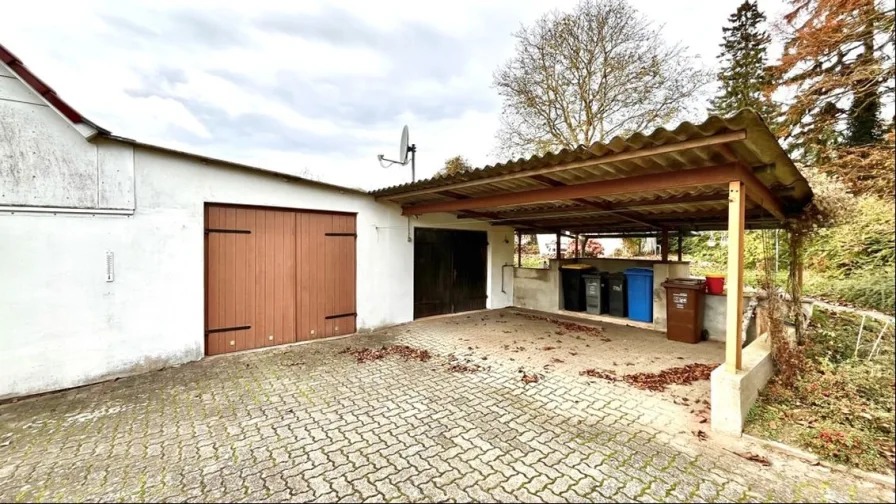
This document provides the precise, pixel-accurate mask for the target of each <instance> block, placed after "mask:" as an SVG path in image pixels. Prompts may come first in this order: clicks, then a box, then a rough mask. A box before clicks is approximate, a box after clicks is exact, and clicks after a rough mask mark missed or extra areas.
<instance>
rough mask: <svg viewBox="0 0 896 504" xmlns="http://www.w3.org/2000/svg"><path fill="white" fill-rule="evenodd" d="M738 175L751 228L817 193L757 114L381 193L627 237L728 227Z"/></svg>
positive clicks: (524, 223) (409, 211)
mask: <svg viewBox="0 0 896 504" xmlns="http://www.w3.org/2000/svg"><path fill="white" fill-rule="evenodd" d="M732 180H742V181H743V182H744V184H745V188H746V190H747V194H748V198H749V199H748V201H747V226H748V227H752V228H757V227H775V226H777V225H778V223H779V222H780V220H781V219H782V218H784V217H789V216H794V215H797V214H799V213H800V212H801V211H802V210H803V209H804V208H805V206H806V205H807V204H808V203H809V202H810V201H811V199H812V190H811V189H810V187H809V184H808V183H807V182H806V179H805V178H804V177H803V176H802V175H801V174H800V173H799V171H798V170H797V169H796V167H795V166H794V164H793V162H792V161H791V160H790V158H789V157H788V156H787V153H786V152H785V151H784V149H782V148H781V146H780V144H779V143H778V141H777V140H776V139H775V137H774V135H773V134H772V133H771V132H770V131H769V129H768V127H767V126H766V125H765V123H764V122H763V121H762V118H761V117H760V116H759V115H758V114H756V113H755V112H753V111H751V110H742V111H740V112H738V113H737V114H735V115H733V116H731V117H727V118H723V117H718V116H712V117H710V118H708V119H707V120H706V121H704V122H703V123H700V124H692V123H688V122H685V123H682V124H680V125H679V126H677V127H676V128H674V129H672V130H667V129H664V128H660V129H657V130H656V131H654V132H653V133H651V134H650V135H643V134H640V133H637V134H634V135H632V136H630V137H628V138H621V137H616V138H614V139H613V140H611V141H610V142H609V143H606V144H603V143H594V144H592V145H591V146H590V147H584V146H580V147H578V148H577V149H573V150H569V149H564V150H562V151H560V152H557V153H549V154H545V155H543V156H533V157H531V158H529V159H518V160H516V161H510V162H507V163H501V164H497V165H494V166H487V167H485V168H481V169H477V170H471V171H469V172H465V173H459V174H456V175H453V176H436V177H432V178H429V179H426V180H421V181H419V182H415V183H411V184H403V185H398V186H393V187H388V188H385V189H380V190H376V191H373V192H372V194H373V195H374V196H376V198H377V199H379V200H389V201H394V202H396V203H399V204H400V205H401V206H402V207H403V213H405V214H406V215H420V214H424V213H433V212H452V213H455V214H457V215H458V217H460V218H473V219H479V220H486V221H490V222H492V223H495V224H504V225H510V226H513V227H516V228H518V229H521V230H524V231H541V232H547V231H559V230H564V231H571V232H579V233H603V232H607V233H617V234H618V233H630V232H644V231H656V230H660V229H667V230H673V229H677V230H708V229H726V228H727V208H728V202H727V199H728V189H727V186H728V183H729V182H730V181H732Z"/></svg>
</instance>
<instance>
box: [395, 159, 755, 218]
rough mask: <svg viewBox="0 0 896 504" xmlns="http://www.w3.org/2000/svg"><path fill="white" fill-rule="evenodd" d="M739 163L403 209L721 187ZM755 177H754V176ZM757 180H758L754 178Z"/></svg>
mask: <svg viewBox="0 0 896 504" xmlns="http://www.w3.org/2000/svg"><path fill="white" fill-rule="evenodd" d="M738 166H739V164H738V163H725V164H722V165H718V166H708V167H705V168H694V169H690V170H680V171H670V172H663V173H652V174H648V175H637V176H634V177H624V178H618V179H612V180H601V181H598V182H587V183H584V184H576V185H568V186H562V187H548V188H544V189H534V190H529V191H520V192H511V193H503V194H494V195H491V196H479V197H474V198H468V199H464V200H454V201H436V202H430V203H420V204H416V205H410V206H407V207H404V208H403V209H402V213H403V214H404V215H422V214H427V213H436V212H456V211H459V210H475V209H480V208H495V207H501V206H508V205H522V204H531V203H541V202H545V201H558V200H568V199H573V198H588V197H599V196H610V195H616V194H638V193H642V192H650V191H661V190H667V189H679V188H685V187H700V186H718V185H723V184H727V183H728V182H730V181H732V180H737V177H738V176H739V175H740V170H738ZM750 175H752V174H750ZM754 178H755V177H754Z"/></svg>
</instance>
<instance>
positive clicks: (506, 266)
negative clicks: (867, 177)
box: [501, 264, 513, 294]
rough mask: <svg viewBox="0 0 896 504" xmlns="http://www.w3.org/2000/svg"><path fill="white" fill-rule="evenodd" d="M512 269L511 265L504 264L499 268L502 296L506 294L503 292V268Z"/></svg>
mask: <svg viewBox="0 0 896 504" xmlns="http://www.w3.org/2000/svg"><path fill="white" fill-rule="evenodd" d="M512 267H513V265H512V264H504V265H503V266H501V292H502V293H503V294H507V292H506V291H505V290H504V268H512Z"/></svg>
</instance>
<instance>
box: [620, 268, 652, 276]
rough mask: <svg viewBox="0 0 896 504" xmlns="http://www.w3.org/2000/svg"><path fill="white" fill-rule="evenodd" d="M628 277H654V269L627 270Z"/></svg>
mask: <svg viewBox="0 0 896 504" xmlns="http://www.w3.org/2000/svg"><path fill="white" fill-rule="evenodd" d="M625 274H626V275H645V276H647V275H649V276H653V268H629V269H627V270H625Z"/></svg>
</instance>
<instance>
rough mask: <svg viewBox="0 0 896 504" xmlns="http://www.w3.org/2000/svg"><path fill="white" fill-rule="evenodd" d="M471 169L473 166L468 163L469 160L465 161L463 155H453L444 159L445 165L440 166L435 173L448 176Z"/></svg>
mask: <svg viewBox="0 0 896 504" xmlns="http://www.w3.org/2000/svg"><path fill="white" fill-rule="evenodd" d="M472 169H473V166H472V165H470V162H469V161H467V158H465V157H463V156H460V155H458V156H454V157H452V158H448V159H446V160H445V166H444V167H442V169H441V170H439V172H438V173H437V175H441V176H443V177H448V176H451V175H457V174H458V173H463V172H467V171H470V170H472Z"/></svg>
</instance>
